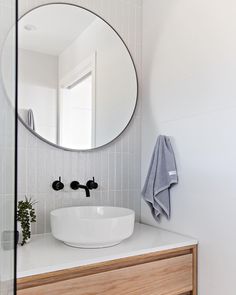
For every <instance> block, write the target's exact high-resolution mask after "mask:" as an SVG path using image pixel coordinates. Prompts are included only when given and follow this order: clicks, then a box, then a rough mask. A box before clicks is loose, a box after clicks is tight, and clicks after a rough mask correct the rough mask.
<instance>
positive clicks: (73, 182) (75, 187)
mask: <svg viewBox="0 0 236 295" xmlns="http://www.w3.org/2000/svg"><path fill="white" fill-rule="evenodd" d="M70 187H71V189H73V190H74V191H76V190H78V189H79V188H80V184H79V182H78V181H76V180H75V181H72V182H71V184H70Z"/></svg>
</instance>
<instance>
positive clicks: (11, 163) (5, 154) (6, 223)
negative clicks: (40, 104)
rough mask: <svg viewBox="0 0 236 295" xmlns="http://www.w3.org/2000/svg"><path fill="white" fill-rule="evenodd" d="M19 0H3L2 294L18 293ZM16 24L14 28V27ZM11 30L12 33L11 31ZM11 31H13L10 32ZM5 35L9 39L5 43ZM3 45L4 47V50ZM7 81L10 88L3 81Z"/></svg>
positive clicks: (0, 119)
mask: <svg viewBox="0 0 236 295" xmlns="http://www.w3.org/2000/svg"><path fill="white" fill-rule="evenodd" d="M16 11H17V2H16V0H0V54H1V56H0V294H1V295H11V294H14V293H15V249H14V248H15V247H14V245H15V243H14V232H15V231H14V227H15V221H14V220H15V218H14V216H15V200H16V198H15V196H16V185H15V178H16V177H15V175H16V173H15V171H16V165H15V163H16V64H17V63H16V43H17V42H16V30H15V29H14V28H15V27H16V26H15V23H16ZM12 28H13V30H12ZM9 32H11V33H9ZM9 34H11V35H9ZM6 39H8V42H7V44H6ZM3 48H5V49H4V50H3ZM3 80H4V81H7V84H8V92H7V91H6V88H5V86H4V84H3Z"/></svg>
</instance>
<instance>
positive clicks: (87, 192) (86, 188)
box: [79, 184, 90, 198]
mask: <svg viewBox="0 0 236 295" xmlns="http://www.w3.org/2000/svg"><path fill="white" fill-rule="evenodd" d="M79 188H82V189H84V190H85V193H86V197H87V198H89V197H90V191H89V189H88V187H87V186H86V185H81V184H80V185H79Z"/></svg>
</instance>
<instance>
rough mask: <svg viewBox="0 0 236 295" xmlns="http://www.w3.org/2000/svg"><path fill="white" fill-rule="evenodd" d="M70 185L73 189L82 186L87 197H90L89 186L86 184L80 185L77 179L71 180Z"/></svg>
mask: <svg viewBox="0 0 236 295" xmlns="http://www.w3.org/2000/svg"><path fill="white" fill-rule="evenodd" d="M70 187H71V188H72V189H73V190H78V189H79V188H82V189H84V190H85V193H86V197H87V198H89V197H90V191H89V188H88V187H87V186H86V185H82V184H80V183H79V182H78V181H76V180H75V181H72V182H71V184H70Z"/></svg>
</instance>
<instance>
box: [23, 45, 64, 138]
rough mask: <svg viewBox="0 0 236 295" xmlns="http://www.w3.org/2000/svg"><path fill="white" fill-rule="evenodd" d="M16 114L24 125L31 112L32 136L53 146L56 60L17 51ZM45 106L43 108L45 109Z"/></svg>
mask: <svg viewBox="0 0 236 295" xmlns="http://www.w3.org/2000/svg"><path fill="white" fill-rule="evenodd" d="M18 85H19V113H20V114H21V115H22V117H23V119H24V120H25V121H26V122H27V111H28V110H29V109H32V110H33V113H34V119H35V126H36V132H37V133H38V134H40V135H41V136H42V137H44V138H46V139H48V140H49V141H51V142H53V143H56V142H57V86H58V58H57V56H53V55H47V54H43V53H39V52H34V51H29V50H25V49H20V50H19V84H18ZM45 106H47V107H46V108H45Z"/></svg>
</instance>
